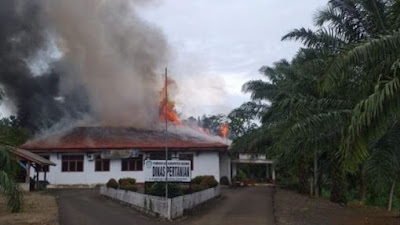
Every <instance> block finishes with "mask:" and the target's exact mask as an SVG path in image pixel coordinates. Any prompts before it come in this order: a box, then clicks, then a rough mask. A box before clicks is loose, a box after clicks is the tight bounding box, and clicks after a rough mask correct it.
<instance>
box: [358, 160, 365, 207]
mask: <svg viewBox="0 0 400 225" xmlns="http://www.w3.org/2000/svg"><path fill="white" fill-rule="evenodd" d="M366 194H367V181H366V178H365V168H364V165H363V166H361V170H360V196H359V200H360V203H361V204H363V203H364V201H365V195H366Z"/></svg>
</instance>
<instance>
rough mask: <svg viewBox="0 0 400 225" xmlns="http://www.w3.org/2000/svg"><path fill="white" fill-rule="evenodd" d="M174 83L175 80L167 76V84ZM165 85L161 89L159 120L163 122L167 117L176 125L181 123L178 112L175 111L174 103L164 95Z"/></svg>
mask: <svg viewBox="0 0 400 225" xmlns="http://www.w3.org/2000/svg"><path fill="white" fill-rule="evenodd" d="M172 84H175V81H174V80H172V79H170V78H168V79H167V86H170V85H172ZM165 94H166V93H165V86H164V87H163V88H162V90H161V97H162V98H161V102H160V120H161V121H162V122H165V119H167V120H168V121H170V122H174V123H175V124H177V125H181V121H180V120H179V116H178V114H176V111H175V103H174V102H173V101H170V100H169V98H168V100H167V96H166V95H165Z"/></svg>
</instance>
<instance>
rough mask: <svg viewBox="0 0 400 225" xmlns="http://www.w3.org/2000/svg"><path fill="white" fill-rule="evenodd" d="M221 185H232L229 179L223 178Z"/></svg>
mask: <svg viewBox="0 0 400 225" xmlns="http://www.w3.org/2000/svg"><path fill="white" fill-rule="evenodd" d="M219 183H220V184H221V185H230V182H229V179H228V177H221V179H220V180H219Z"/></svg>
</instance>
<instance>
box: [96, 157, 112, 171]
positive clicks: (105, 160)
mask: <svg viewBox="0 0 400 225" xmlns="http://www.w3.org/2000/svg"><path fill="white" fill-rule="evenodd" d="M98 162H100V170H98V169H97V163H98ZM106 163H108V170H105V169H104V167H105V164H106ZM110 169H111V160H110V159H102V158H101V156H100V155H97V156H96V158H95V160H94V172H110Z"/></svg>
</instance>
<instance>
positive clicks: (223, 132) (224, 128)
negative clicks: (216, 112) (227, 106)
mask: <svg viewBox="0 0 400 225" xmlns="http://www.w3.org/2000/svg"><path fill="white" fill-rule="evenodd" d="M228 131H229V127H228V124H227V123H224V124H222V125H221V135H222V137H223V138H227V137H228Z"/></svg>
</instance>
